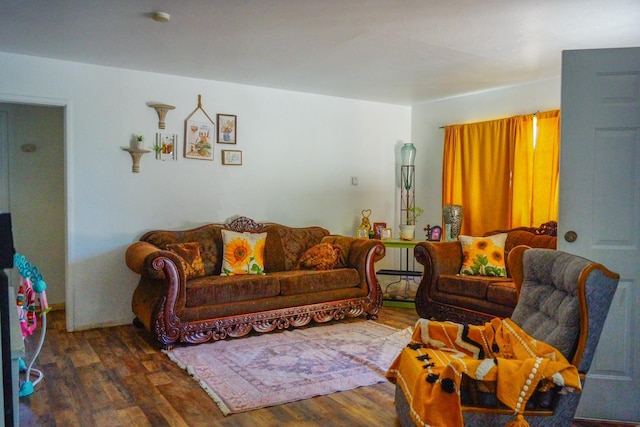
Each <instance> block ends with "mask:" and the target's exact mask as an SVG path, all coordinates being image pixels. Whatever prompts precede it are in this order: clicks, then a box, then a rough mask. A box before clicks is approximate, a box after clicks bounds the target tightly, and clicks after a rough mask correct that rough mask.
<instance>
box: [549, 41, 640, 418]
mask: <svg viewBox="0 0 640 427" xmlns="http://www.w3.org/2000/svg"><path fill="white" fill-rule="evenodd" d="M561 137H562V140H561V162H560V210H559V221H558V223H559V230H558V236H559V238H558V249H560V250H564V251H566V252H571V253H575V254H579V255H582V256H584V257H586V258H589V259H591V260H593V261H598V262H601V263H602V264H604V265H605V266H606V267H608V268H609V269H610V270H612V271H615V272H616V273H618V274H620V284H619V286H618V291H617V292H616V296H615V299H614V301H613V304H612V306H611V309H610V311H609V316H608V318H607V322H606V324H605V329H604V331H603V335H602V337H601V339H600V343H599V345H598V349H597V351H596V356H595V359H594V363H593V365H592V366H591V370H590V371H589V375H588V377H587V381H586V385H585V390H584V394H583V396H582V398H581V400H580V406H579V408H578V416H580V417H584V418H596V419H607V420H619V421H636V422H637V421H640V405H638V402H639V401H640V338H638V337H640V335H638V331H639V330H640V285H639V275H640V48H633V49H598V50H579V51H565V52H563V57H562V106H561ZM567 231H575V232H576V233H577V236H578V238H577V240H575V242H573V243H571V242H569V241H567V240H565V238H564V235H565V233H566V232H567Z"/></svg>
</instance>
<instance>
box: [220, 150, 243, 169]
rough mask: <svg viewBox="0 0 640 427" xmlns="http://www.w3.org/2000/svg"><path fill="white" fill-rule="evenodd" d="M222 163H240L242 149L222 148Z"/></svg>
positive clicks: (237, 164)
mask: <svg viewBox="0 0 640 427" xmlns="http://www.w3.org/2000/svg"><path fill="white" fill-rule="evenodd" d="M222 164H223V165H227V166H241V165H242V151H240V150H222Z"/></svg>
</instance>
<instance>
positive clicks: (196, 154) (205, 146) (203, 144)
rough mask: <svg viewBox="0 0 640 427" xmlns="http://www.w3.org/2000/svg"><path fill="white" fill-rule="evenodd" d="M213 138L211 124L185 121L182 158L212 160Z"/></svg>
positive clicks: (213, 126)
mask: <svg viewBox="0 0 640 427" xmlns="http://www.w3.org/2000/svg"><path fill="white" fill-rule="evenodd" d="M213 138H215V125H214V124H213V123H207V122H201V121H197V120H187V121H186V123H185V131H184V156H185V157H186V158H187V159H201V160H213V144H212V142H211V141H212V140H213Z"/></svg>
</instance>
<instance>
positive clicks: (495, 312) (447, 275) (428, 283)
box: [414, 221, 557, 324]
mask: <svg viewBox="0 0 640 427" xmlns="http://www.w3.org/2000/svg"><path fill="white" fill-rule="evenodd" d="M504 232H506V233H507V240H506V242H505V261H506V265H507V277H506V278H500V277H486V276H462V275H460V274H459V272H460V268H461V266H462V245H461V244H460V242H459V241H455V242H419V243H418V244H417V245H416V247H415V249H414V255H415V258H416V260H417V261H418V262H419V263H420V264H422V265H423V266H424V272H423V274H422V280H421V282H420V285H419V286H418V290H417V293H416V311H417V312H418V314H419V315H420V317H422V318H425V319H434V320H440V321H442V320H450V321H453V322H458V323H471V324H482V323H484V322H488V321H490V320H491V319H492V318H494V317H509V316H510V315H511V313H512V312H513V309H514V308H515V306H516V303H517V302H518V289H517V288H516V285H515V284H514V280H513V278H514V275H517V274H518V272H517V271H512V268H510V267H509V262H508V257H509V252H510V251H511V249H513V248H514V247H516V246H518V245H526V246H529V247H533V248H543V249H556V244H557V237H556V234H557V224H556V223H555V222H553V221H551V222H548V223H545V224H542V225H541V226H540V227H538V228H528V227H518V228H514V229H511V230H494V231H491V232H488V233H485V236H488V235H493V234H497V233H504Z"/></svg>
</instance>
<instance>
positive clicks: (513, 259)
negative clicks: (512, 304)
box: [507, 245, 531, 298]
mask: <svg viewBox="0 0 640 427" xmlns="http://www.w3.org/2000/svg"><path fill="white" fill-rule="evenodd" d="M527 249H531V248H530V247H529V246H526V245H518V246H516V247H515V248H513V249H511V251H510V252H509V258H507V263H508V264H509V272H510V273H511V278H512V279H513V283H514V285H515V286H516V292H517V293H518V298H520V288H522V281H523V280H524V267H523V264H522V255H523V254H524V253H525V251H526V250H527Z"/></svg>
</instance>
